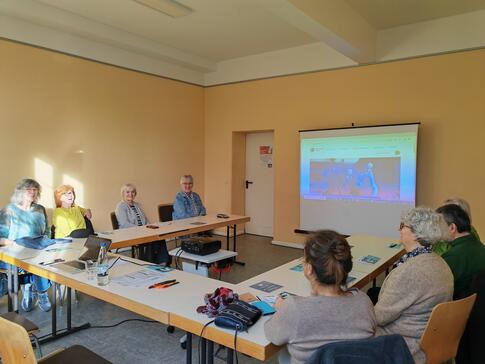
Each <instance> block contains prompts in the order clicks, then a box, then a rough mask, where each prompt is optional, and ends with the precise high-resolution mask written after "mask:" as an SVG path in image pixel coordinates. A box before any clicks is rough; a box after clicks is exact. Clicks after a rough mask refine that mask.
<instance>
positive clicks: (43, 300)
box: [37, 291, 51, 312]
mask: <svg viewBox="0 0 485 364" xmlns="http://www.w3.org/2000/svg"><path fill="white" fill-rule="evenodd" d="M37 297H38V300H37V303H38V304H39V307H40V309H41V310H42V311H44V312H48V311H50V310H51V301H50V300H49V295H48V294H47V291H46V292H42V293H38V294H37Z"/></svg>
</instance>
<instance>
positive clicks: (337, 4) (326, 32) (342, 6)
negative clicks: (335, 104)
mask: <svg viewBox="0 0 485 364" xmlns="http://www.w3.org/2000/svg"><path fill="white" fill-rule="evenodd" d="M256 1H257V2H258V4H260V5H261V6H262V7H264V8H266V9H268V10H269V11H271V12H273V13H274V14H276V15H278V16H279V17H280V18H282V19H284V20H285V21H286V22H288V23H289V24H291V25H293V26H294V27H296V28H298V29H300V30H302V31H304V32H306V33H307V34H310V35H311V36H312V37H314V38H315V40H317V41H320V42H323V43H325V44H327V45H328V46H330V47H332V48H333V49H335V50H336V51H338V52H340V53H341V54H343V55H345V56H346V57H348V58H350V59H352V60H353V61H355V62H357V63H360V64H362V63H370V62H374V61H375V56H376V34H377V33H376V30H375V29H374V28H373V27H372V26H370V25H369V24H368V23H367V22H366V21H365V20H364V18H363V17H362V16H360V15H359V14H358V13H357V12H355V11H354V10H353V9H352V8H351V7H350V6H349V5H348V4H347V3H346V2H345V1H342V0H256Z"/></svg>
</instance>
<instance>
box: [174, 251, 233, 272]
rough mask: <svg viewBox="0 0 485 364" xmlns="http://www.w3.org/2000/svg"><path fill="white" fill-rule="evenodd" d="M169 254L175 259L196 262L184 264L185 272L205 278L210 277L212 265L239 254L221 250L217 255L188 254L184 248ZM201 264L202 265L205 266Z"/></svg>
mask: <svg viewBox="0 0 485 364" xmlns="http://www.w3.org/2000/svg"><path fill="white" fill-rule="evenodd" d="M168 253H169V254H170V255H171V256H173V257H175V259H179V258H181V259H187V260H190V261H192V262H194V263H189V262H182V264H183V268H184V269H183V270H184V271H188V272H191V273H195V274H199V275H202V276H205V277H208V276H209V271H208V268H209V267H210V266H211V264H213V263H215V262H219V261H221V260H224V259H229V258H234V257H236V256H237V252H233V251H230V250H223V249H220V250H219V251H217V252H215V253H212V254H207V255H197V254H191V253H187V252H185V251H183V250H182V248H175V249H172V250H170V251H169V252H168ZM200 263H202V264H203V266H202V265H201V264H200ZM176 264H177V262H176Z"/></svg>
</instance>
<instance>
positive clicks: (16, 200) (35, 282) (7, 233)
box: [0, 178, 51, 311]
mask: <svg viewBox="0 0 485 364" xmlns="http://www.w3.org/2000/svg"><path fill="white" fill-rule="evenodd" d="M40 192H41V187H40V184H39V183H38V182H37V181H35V180H33V179H30V178H26V179H22V180H21V181H20V182H19V183H18V184H17V186H15V192H14V194H13V195H12V198H11V203H10V204H8V205H7V206H5V207H4V208H3V209H2V210H1V211H0V245H12V244H15V240H16V239H19V238H25V237H37V236H42V235H44V236H47V235H49V225H48V222H47V215H46V211H45V208H44V207H43V206H42V205H39V204H38V203H37V201H38V200H39V198H40ZM2 265H3V266H2ZM0 267H2V268H4V267H5V263H3V262H1V263H0ZM50 285H51V284H50V282H49V280H48V279H46V278H42V277H39V276H36V275H30V276H28V282H27V283H25V284H24V286H23V297H22V301H21V304H20V306H21V307H22V309H23V310H24V311H31V310H32V309H33V308H34V306H35V304H36V301H38V304H39V307H40V309H41V310H42V311H49V310H50V309H51V303H50V300H49V296H48V294H47V290H48V289H49V287H50Z"/></svg>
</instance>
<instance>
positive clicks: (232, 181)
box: [0, 41, 485, 242]
mask: <svg viewBox="0 0 485 364" xmlns="http://www.w3.org/2000/svg"><path fill="white" fill-rule="evenodd" d="M484 85H485V50H477V51H471V52H463V53H455V54H449V55H441V56H435V57H427V58H419V59H413V60H407V61H399V62H392V63H386V64H380V65H372V66H364V67H356V68H349V69H342V70H335V71H327V72H319V73H310V74H305V75H295V76H288V77H280V78H274V79H268V80H261V81H252V82H245V83H239V84H234V85H224V86H216V87H210V88H206V89H203V88H201V87H197V86H192V85H187V84H184V83H181V82H176V81H171V80H166V79H163V78H159V77H154V76H149V75H143V74H141V73H136V72H132V71H127V70H123V69H119V68H116V67H111V66H107V65H102V64H98V63H95V62H90V61H86V60H82V59H79V58H75V57H70V56H65V55H62V54H58V53H54V52H49V51H45V50H41V49H37V48H33V47H28V46H24V45H20V44H16V43H11V42H7V41H0V127H1V129H0V130H1V141H2V142H1V143H0V171H1V175H0V178H1V183H0V205H4V204H6V203H7V202H8V200H9V196H10V195H11V193H12V191H13V187H14V185H15V183H16V182H17V181H18V180H19V179H20V178H22V177H26V176H32V177H37V178H39V176H36V175H35V168H34V167H35V165H34V160H35V158H37V159H38V160H40V161H42V162H43V163H46V164H45V165H47V166H48V167H49V166H50V167H51V168H52V171H51V172H50V171H48V173H47V174H46V175H44V176H40V177H41V179H42V178H45V177H46V176H47V177H51V178H52V181H51V182H44V183H43V187H44V198H46V200H45V201H46V205H48V204H52V202H53V201H52V200H51V199H50V193H49V191H48V190H49V184H51V185H52V186H54V187H55V186H57V185H58V184H60V183H62V181H63V176H64V175H68V176H70V177H72V178H75V179H76V180H78V181H79V182H80V183H82V185H83V188H84V200H85V201H84V205H85V206H87V207H91V208H92V209H93V212H94V224H95V227H96V228H97V229H106V228H109V227H110V222H109V218H108V216H109V212H110V211H112V210H113V209H114V206H115V205H116V203H117V201H118V200H119V186H120V185H121V184H122V183H124V182H127V181H130V182H133V183H135V184H136V185H137V186H138V189H139V201H140V202H141V203H143V205H144V206H145V210H146V212H147V213H148V215H149V217H150V218H151V219H152V220H154V219H156V205H157V204H158V203H159V202H169V201H171V200H172V199H173V196H174V194H175V192H176V191H177V190H178V188H179V186H178V177H179V175H180V174H183V173H192V174H193V175H194V176H195V178H196V190H197V191H198V192H200V193H201V194H202V195H203V196H204V195H205V196H204V197H205V203H206V205H207V207H208V210H209V211H224V212H227V211H233V212H238V213H242V212H243V211H244V206H243V204H244V199H243V198H242V196H241V195H240V193H238V191H243V190H244V189H243V188H242V187H241V186H243V179H244V174H243V173H242V170H241V169H242V168H243V158H241V157H242V155H241V153H244V134H243V133H238V132H246V131H260V130H274V132H275V136H274V153H275V155H274V172H275V199H274V200H275V206H274V208H275V214H274V215H275V221H274V231H275V234H274V235H275V236H274V239H275V240H277V241H284V242H299V241H302V237H301V236H298V235H296V234H294V233H293V230H294V229H295V228H297V227H298V225H299V199H298V181H299V176H298V164H299V161H298V156H299V151H298V146H299V136H298V130H300V129H314V128H328V127H340V126H349V125H350V123H351V122H355V123H356V124H357V125H372V124H383V123H401V122H410V121H420V122H421V123H422V125H421V128H420V137H419V158H418V196H417V197H418V203H420V204H427V205H431V206H436V205H438V204H439V203H440V201H441V200H442V199H444V198H445V197H449V196H462V197H464V198H466V199H468V200H469V201H470V202H471V204H472V210H473V220H474V225H475V226H476V227H477V228H478V230H479V231H481V230H483V231H485V205H484V204H483V201H485V198H484V197H485V193H484V192H483V191H484V189H483V187H482V186H484V185H485V168H483V160H482V159H483V157H484V156H485V143H484V140H485V86H484ZM233 144H234V146H235V148H234V150H233ZM79 150H82V151H84V153H79V152H78V151H79ZM44 169H45V168H44ZM47 169H48V168H47ZM363 218H370V217H363ZM396 225H397V222H396Z"/></svg>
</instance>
